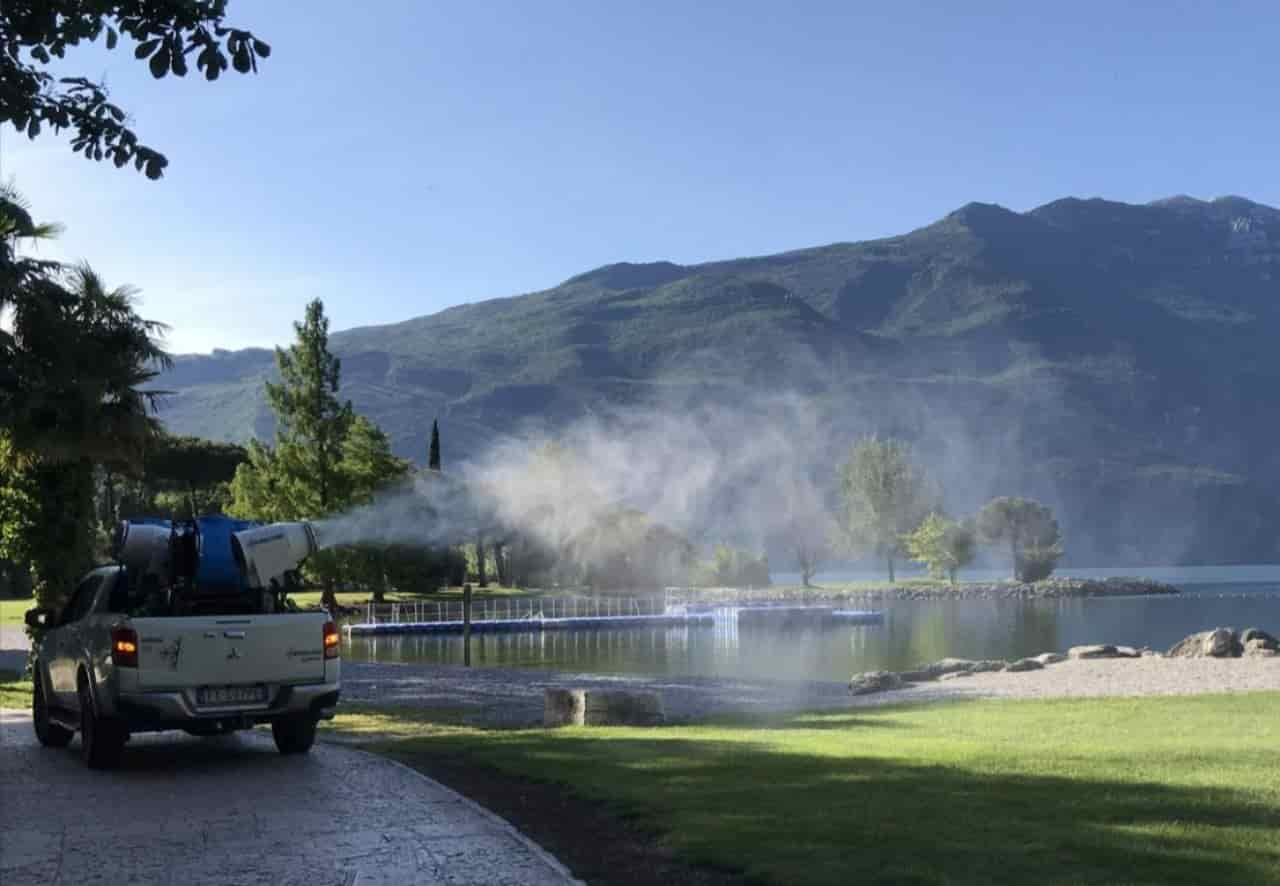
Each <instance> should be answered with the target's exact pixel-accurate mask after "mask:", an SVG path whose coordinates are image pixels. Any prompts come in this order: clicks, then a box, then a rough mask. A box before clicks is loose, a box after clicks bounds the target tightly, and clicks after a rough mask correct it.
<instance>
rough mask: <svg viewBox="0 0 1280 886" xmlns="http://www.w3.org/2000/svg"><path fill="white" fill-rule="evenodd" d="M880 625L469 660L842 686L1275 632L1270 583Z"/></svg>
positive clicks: (721, 628) (533, 636) (490, 639)
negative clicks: (952, 663) (1228, 629)
mask: <svg viewBox="0 0 1280 886" xmlns="http://www.w3.org/2000/svg"><path fill="white" fill-rule="evenodd" d="M882 608H883V609H884V610H885V622H884V624H883V625H879V626H866V625H831V626H828V627H823V628H812V627H808V628H799V627H791V628H776V629H774V628H762V627H757V626H751V627H745V626H739V625H737V624H736V623H735V622H721V623H718V624H717V625H715V626H714V627H691V628H685V627H681V628H645V629H626V630H602V631H548V632H545V633H536V632H531V633H515V634H487V633H486V634H477V635H475V636H474V637H473V638H472V641H471V642H472V653H471V654H472V663H473V664H475V665H477V666H479V667H530V668H549V669H556V670H566V671H583V672H592V673H657V674H680V675H701V676H715V677H745V678H751V679H833V680H843V679H847V678H848V676H849V675H850V674H851V673H854V672H856V671H864V670H875V669H881V668H883V669H888V670H905V669H907V668H911V667H914V666H916V665H919V664H922V663H924V662H929V661H935V660H937V659H939V658H944V657H946V656H959V657H963V658H1016V657H1020V656H1023V655H1034V654H1036V653H1039V652H1044V651H1046V650H1063V649H1066V648H1067V647H1069V646H1073V645H1076V644H1081V643H1096V642H1107V643H1122V644H1127V645H1133V646H1152V647H1153V648H1165V647H1168V646H1170V645H1172V644H1173V643H1174V642H1176V641H1177V640H1179V639H1181V638H1182V637H1184V636H1186V635H1187V634H1190V633H1192V632H1194V631H1199V630H1205V629H1206V628H1210V627H1215V626H1218V625H1228V626H1233V627H1237V628H1243V627H1246V626H1252V625H1256V626H1259V627H1263V628H1267V629H1270V630H1272V631H1273V632H1277V631H1280V588H1277V586H1276V585H1275V584H1274V583H1228V584H1217V585H1212V584H1204V585H1198V586H1196V587H1195V588H1194V590H1191V589H1188V593H1185V594H1183V595H1182V596H1179V597H1132V598H1123V599H1111V600H1102V599H1075V600H1057V601H1038V602H1028V601H1007V602H1005V601H994V600H974V601H966V602H949V603H942V602H893V603H887V604H884V606H883V607H882ZM346 654H347V656H348V658H349V659H350V660H353V661H382V662H427V663H441V664H461V663H462V658H463V656H462V638H461V637H459V636H440V635H431V634H419V635H404V636H395V637H392V636H378V637H358V638H352V639H351V640H349V641H348V647H347V649H346Z"/></svg>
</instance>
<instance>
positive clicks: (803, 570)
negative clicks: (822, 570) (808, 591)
mask: <svg viewBox="0 0 1280 886" xmlns="http://www.w3.org/2000/svg"><path fill="white" fill-rule="evenodd" d="M827 552H828V551H827V546H826V539H824V538H816V537H815V538H800V539H797V541H796V568H797V569H799V570H800V583H801V584H802V585H803V586H804V587H806V588H809V587H813V585H812V582H813V577H814V576H815V575H817V574H818V568H819V567H820V566H821V565H822V561H823V559H824V558H825V557H826V555H827Z"/></svg>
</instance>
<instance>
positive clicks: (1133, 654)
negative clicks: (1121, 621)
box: [1116, 646, 1142, 658]
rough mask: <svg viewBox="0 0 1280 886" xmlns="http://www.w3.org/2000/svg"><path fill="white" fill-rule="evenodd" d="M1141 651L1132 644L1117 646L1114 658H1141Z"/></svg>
mask: <svg viewBox="0 0 1280 886" xmlns="http://www.w3.org/2000/svg"><path fill="white" fill-rule="evenodd" d="M1141 657H1142V653H1141V652H1139V651H1138V650H1137V649H1134V648H1133V647H1132V646H1117V647H1116V658H1141Z"/></svg>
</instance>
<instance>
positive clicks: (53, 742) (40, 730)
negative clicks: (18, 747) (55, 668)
mask: <svg viewBox="0 0 1280 886" xmlns="http://www.w3.org/2000/svg"><path fill="white" fill-rule="evenodd" d="M33 676H34V677H35V680H34V682H35V686H34V687H32V692H31V725H32V726H33V727H34V728H35V731H36V740H37V741H39V742H40V744H42V745H44V746H45V747H47V748H65V747H66V746H67V745H68V744H70V743H71V737H72V736H73V735H75V733H74V732H72V731H71V730H70V729H67V728H66V727H65V726H59V725H58V724H57V723H55V722H53V721H52V720H50V719H49V705H48V702H46V701H45V697H44V680H42V679H40V670H39V668H37V669H36V671H35V674H34V675H33Z"/></svg>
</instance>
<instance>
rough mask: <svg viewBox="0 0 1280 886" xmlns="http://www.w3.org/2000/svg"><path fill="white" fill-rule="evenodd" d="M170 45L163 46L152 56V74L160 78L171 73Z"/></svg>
mask: <svg viewBox="0 0 1280 886" xmlns="http://www.w3.org/2000/svg"><path fill="white" fill-rule="evenodd" d="M169 58H170V56H169V47H168V46H161V47H160V48H159V49H157V50H156V51H155V54H153V55H152V56H151V62H150V67H151V76H152V77H155V78H156V79H157V80H159V79H160V78H161V77H163V76H164V75H165V74H167V73H169Z"/></svg>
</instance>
